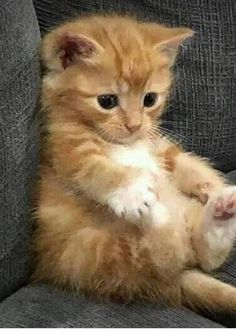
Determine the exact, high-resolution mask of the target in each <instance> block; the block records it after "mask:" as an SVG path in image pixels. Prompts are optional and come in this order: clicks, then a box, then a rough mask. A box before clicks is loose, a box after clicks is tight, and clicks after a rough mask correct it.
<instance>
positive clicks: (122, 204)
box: [108, 176, 157, 221]
mask: <svg viewBox="0 0 236 333" xmlns="http://www.w3.org/2000/svg"><path fill="white" fill-rule="evenodd" d="M153 185H154V181H153V179H152V177H150V176H140V177H139V178H138V179H136V180H135V181H134V182H132V183H131V184H129V185H127V186H125V187H122V188H119V189H117V190H116V191H115V192H114V193H112V194H111V196H110V198H109V200H108V205H109V206H110V207H111V208H112V210H113V211H114V212H115V214H116V215H117V216H119V217H124V218H125V219H128V220H131V221H137V220H140V218H142V217H144V216H147V215H149V214H150V211H151V208H152V207H153V206H154V205H155V204H156V202H157V195H156V194H155V193H154V189H153Z"/></svg>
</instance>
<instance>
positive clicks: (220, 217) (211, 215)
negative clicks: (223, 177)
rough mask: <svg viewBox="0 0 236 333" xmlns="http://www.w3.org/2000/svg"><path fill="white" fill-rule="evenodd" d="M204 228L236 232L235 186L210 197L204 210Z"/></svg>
mask: <svg viewBox="0 0 236 333" xmlns="http://www.w3.org/2000/svg"><path fill="white" fill-rule="evenodd" d="M205 219H206V220H205V224H206V227H207V226H208V227H210V226H211V227H213V226H216V227H219V228H227V229H229V228H230V229H231V230H232V231H233V230H234V229H235V231H236V186H228V187H225V188H223V189H222V190H220V191H219V192H218V193H216V194H214V195H212V197H211V198H210V200H209V202H208V204H207V206H206V210H205Z"/></svg>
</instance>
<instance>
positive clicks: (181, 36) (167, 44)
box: [154, 28, 194, 66]
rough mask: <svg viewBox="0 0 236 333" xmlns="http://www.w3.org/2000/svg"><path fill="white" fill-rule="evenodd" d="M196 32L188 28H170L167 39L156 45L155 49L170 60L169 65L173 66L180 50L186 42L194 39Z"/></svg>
mask: <svg viewBox="0 0 236 333" xmlns="http://www.w3.org/2000/svg"><path fill="white" fill-rule="evenodd" d="M193 34H194V31H193V30H191V29H188V28H169V29H168V33H167V34H166V36H165V39H163V40H161V41H159V42H158V43H156V44H155V46H154V48H155V49H156V50H157V51H158V52H161V53H163V54H165V55H166V56H167V57H168V59H169V64H170V66H172V65H173V64H174V62H175V58H176V55H177V53H178V48H179V46H180V45H182V44H183V43H184V41H185V40H186V39H188V38H190V37H192V36H193Z"/></svg>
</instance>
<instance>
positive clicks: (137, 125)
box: [125, 122, 141, 133]
mask: <svg viewBox="0 0 236 333" xmlns="http://www.w3.org/2000/svg"><path fill="white" fill-rule="evenodd" d="M125 127H126V128H127V130H128V131H129V132H131V133H134V132H136V131H138V130H139V129H140V127H141V123H140V122H139V123H128V124H125Z"/></svg>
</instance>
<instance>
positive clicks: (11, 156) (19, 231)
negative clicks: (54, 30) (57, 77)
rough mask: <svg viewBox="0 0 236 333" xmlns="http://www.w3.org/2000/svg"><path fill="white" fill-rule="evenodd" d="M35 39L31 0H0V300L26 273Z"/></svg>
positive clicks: (36, 67)
mask: <svg viewBox="0 0 236 333" xmlns="http://www.w3.org/2000/svg"><path fill="white" fill-rule="evenodd" d="M39 38H40V35H39V29H38V25H37V20H36V16H35V12H34V8H33V6H32V1H31V0H24V1H20V0H18V1H12V0H4V1H0V50H1V52H0V300H1V299H2V298H4V297H6V296H7V295H8V294H10V293H11V292H13V291H14V290H16V289H17V288H19V286H21V285H22V284H23V283H25V281H26V279H27V277H28V255H27V239H28V217H29V209H28V207H29V205H28V194H29V185H30V184H33V183H32V176H33V174H34V170H35V169H36V164H37V163H36V162H37V151H38V147H37V136H38V134H37V133H38V132H37V125H38V121H37V117H36V115H35V106H36V101H37V98H38V91H39V78H40V75H39V62H38V57H37V54H36V53H37V48H38V42H39Z"/></svg>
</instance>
